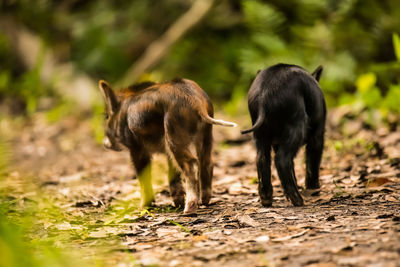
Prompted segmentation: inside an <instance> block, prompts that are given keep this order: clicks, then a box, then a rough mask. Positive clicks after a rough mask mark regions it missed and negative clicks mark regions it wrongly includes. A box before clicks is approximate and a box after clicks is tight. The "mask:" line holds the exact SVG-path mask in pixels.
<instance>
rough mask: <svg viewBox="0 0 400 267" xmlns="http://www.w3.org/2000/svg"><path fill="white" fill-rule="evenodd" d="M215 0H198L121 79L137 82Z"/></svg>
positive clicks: (200, 17) (121, 83) (129, 82)
mask: <svg viewBox="0 0 400 267" xmlns="http://www.w3.org/2000/svg"><path fill="white" fill-rule="evenodd" d="M213 2H214V0H196V1H195V2H194V3H193V5H192V6H191V7H190V9H189V10H188V11H187V12H186V13H185V14H183V15H182V16H181V17H180V18H179V19H178V20H177V21H176V22H175V23H174V24H172V25H171V26H170V28H169V29H168V30H167V31H166V32H165V33H164V34H163V35H162V36H161V37H160V38H159V39H157V40H155V41H154V42H153V43H152V44H150V46H149V47H148V48H147V49H146V51H145V52H144V54H143V55H142V56H141V57H140V58H139V59H138V60H137V61H136V62H135V63H134V64H133V65H132V66H131V67H130V68H129V69H128V71H127V72H126V73H125V75H124V76H123V78H122V80H121V81H120V85H122V86H126V85H129V84H132V83H133V82H136V81H137V80H138V79H139V77H140V75H142V74H143V73H144V72H145V71H146V70H148V69H149V68H151V67H153V66H154V65H155V64H157V63H158V62H159V61H160V60H161V59H162V58H163V56H165V54H166V53H167V52H168V50H169V49H170V48H171V46H172V45H173V44H174V43H175V42H176V41H178V40H179V39H180V38H181V37H182V36H183V35H184V34H185V33H186V32H187V31H188V30H190V29H191V28H192V27H194V26H195V25H196V24H197V23H199V22H200V21H201V19H202V18H203V17H204V16H205V15H206V14H207V12H208V11H209V10H210V9H211V7H212V5H213Z"/></svg>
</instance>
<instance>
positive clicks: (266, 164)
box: [255, 137, 273, 207]
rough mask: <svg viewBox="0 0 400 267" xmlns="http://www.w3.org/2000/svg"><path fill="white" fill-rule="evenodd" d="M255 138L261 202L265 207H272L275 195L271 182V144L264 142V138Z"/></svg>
mask: <svg viewBox="0 0 400 267" xmlns="http://www.w3.org/2000/svg"><path fill="white" fill-rule="evenodd" d="M255 138H256V147H257V172H258V193H259V195H260V200H261V204H262V205H263V206H264V207H270V206H271V205H272V195H273V189H272V184H271V146H270V145H269V144H266V143H265V142H263V139H261V138H257V137H255Z"/></svg>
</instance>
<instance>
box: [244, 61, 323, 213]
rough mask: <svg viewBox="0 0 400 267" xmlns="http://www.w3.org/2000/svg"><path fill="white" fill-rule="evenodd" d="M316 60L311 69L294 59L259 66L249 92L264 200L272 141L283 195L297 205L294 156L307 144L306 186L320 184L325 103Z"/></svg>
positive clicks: (268, 201) (266, 202)
mask: <svg viewBox="0 0 400 267" xmlns="http://www.w3.org/2000/svg"><path fill="white" fill-rule="evenodd" d="M321 73H322V66H319V67H318V68H317V69H316V70H315V71H314V72H313V73H312V74H311V75H310V74H309V73H308V72H306V71H305V70H304V69H303V68H301V67H299V66H296V65H288V64H277V65H274V66H272V67H269V68H267V69H265V70H262V71H260V72H259V73H258V74H257V76H256V78H255V79H254V81H253V83H252V85H251V87H250V90H249V93H248V105H249V111H250V115H251V119H252V122H253V126H252V127H251V128H250V129H248V130H244V131H242V133H243V134H245V133H249V132H253V134H254V139H255V143H256V148H257V171H258V180H259V187H258V189H259V194H260V198H261V203H262V205H263V206H271V205H272V191H273V190H272V184H271V147H272V148H273V149H274V151H275V166H276V168H277V171H278V175H279V179H280V180H281V184H282V187H283V189H284V193H285V195H286V197H288V198H289V199H290V201H291V202H292V203H293V205H294V206H302V205H303V198H302V197H301V195H300V193H299V191H298V189H297V182H296V176H295V172H294V164H293V159H294V157H295V156H296V154H297V152H298V150H299V148H300V147H301V146H303V145H304V144H305V145H306V188H307V189H316V188H319V167H320V163H321V157H322V152H323V146H324V132H325V119H326V106H325V100H324V95H323V93H322V91H321V89H320V87H319V84H318V81H319V78H320V76H321Z"/></svg>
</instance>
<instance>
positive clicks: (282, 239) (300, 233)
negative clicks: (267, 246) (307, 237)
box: [271, 230, 308, 242]
mask: <svg viewBox="0 0 400 267" xmlns="http://www.w3.org/2000/svg"><path fill="white" fill-rule="evenodd" d="M307 232H308V230H304V231H301V232H299V233H295V234H293V235H287V236H282V237H278V238H274V239H271V241H273V242H282V241H286V240H290V239H292V238H296V237H300V236H302V235H304V234H305V233H307Z"/></svg>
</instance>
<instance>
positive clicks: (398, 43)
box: [393, 33, 400, 62]
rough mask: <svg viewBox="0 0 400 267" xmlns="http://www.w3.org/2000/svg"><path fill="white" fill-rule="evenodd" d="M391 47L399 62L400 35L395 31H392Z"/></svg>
mask: <svg viewBox="0 0 400 267" xmlns="http://www.w3.org/2000/svg"><path fill="white" fill-rule="evenodd" d="M393 47H394V52H395V54H396V58H397V61H399V62H400V37H399V35H398V34H397V33H393Z"/></svg>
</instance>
